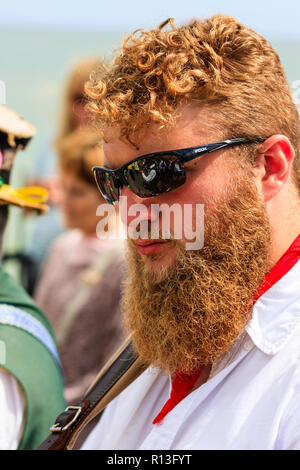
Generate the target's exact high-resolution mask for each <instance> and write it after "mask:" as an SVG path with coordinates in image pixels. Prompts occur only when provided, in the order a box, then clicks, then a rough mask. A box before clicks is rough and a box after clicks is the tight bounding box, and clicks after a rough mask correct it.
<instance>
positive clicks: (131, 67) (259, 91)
mask: <svg viewBox="0 0 300 470" xmlns="http://www.w3.org/2000/svg"><path fill="white" fill-rule="evenodd" d="M167 25H168V26H169V28H168V29H165V27H166V26H167ZM86 93H87V95H88V97H89V104H88V109H89V111H91V113H92V115H93V116H94V121H95V124H96V126H97V128H98V129H99V130H100V133H101V135H102V137H103V138H104V140H109V131H110V130H111V129H115V128H117V129H118V130H119V132H120V136H121V137H125V138H127V140H128V141H129V142H131V140H130V139H131V136H132V135H133V134H134V133H135V132H137V131H139V130H141V129H142V128H145V127H147V126H148V125H150V124H151V123H157V124H159V127H160V128H162V129H165V128H167V127H168V126H173V125H174V124H175V122H176V111H177V109H178V106H179V104H182V103H189V102H196V103H199V105H200V106H201V105H209V106H211V107H212V108H213V112H214V115H215V116H216V121H217V122H218V128H219V129H221V130H222V132H221V134H223V135H221V136H220V139H221V138H224V139H226V138H232V137H248V138H251V137H253V138H256V137H260V138H267V137H269V136H271V135H274V134H284V135H286V136H287V137H288V138H289V139H290V141H291V143H292V145H293V147H294V149H295V152H296V158H295V161H294V174H293V176H294V178H295V179H296V181H297V184H298V186H299V187H300V161H299V160H300V148H299V145H300V144H299V142H300V138H299V137H300V125H299V115H298V111H297V107H296V105H295V104H294V102H293V100H292V96H291V92H290V89H289V85H288V81H287V79H286V76H285V73H284V70H283V68H282V65H281V63H280V59H279V56H278V54H277V53H276V52H275V50H274V49H273V47H272V46H271V44H270V43H269V42H268V41H267V40H266V39H265V38H263V37H262V36H260V35H259V34H257V33H256V32H255V31H253V30H252V29H250V28H249V27H247V26H244V25H242V24H240V23H239V22H238V21H237V20H236V19H235V18H233V17H230V16H224V15H215V16H213V17H211V18H209V19H206V20H203V21H198V20H196V21H193V22H191V23H190V24H187V25H184V26H181V27H178V28H177V27H176V26H175V23H174V20H173V19H168V20H167V21H165V22H164V23H162V24H161V25H160V26H159V27H158V28H156V29H153V30H149V31H144V30H137V31H135V32H134V33H133V34H131V35H130V36H129V37H128V38H125V39H124V41H123V47H122V49H121V51H120V52H119V55H117V56H116V57H115V59H114V61H113V63H112V64H111V66H109V67H106V68H104V67H102V70H101V71H99V72H95V73H93V74H92V75H91V77H90V80H89V81H88V82H87V84H86ZM247 153H248V154H249V155H250V152H248V151H247ZM252 155H253V152H252Z"/></svg>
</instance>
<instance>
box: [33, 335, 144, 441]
mask: <svg viewBox="0 0 300 470" xmlns="http://www.w3.org/2000/svg"><path fill="white" fill-rule="evenodd" d="M137 360H138V356H137V355H136V354H135V353H134V350H133V346H132V343H131V342H129V343H127V345H126V346H125V348H124V349H122V350H121V352H120V354H118V355H117V357H116V359H115V360H114V361H113V362H112V363H111V364H110V365H109V366H108V367H106V366H105V367H104V372H103V373H100V377H99V380H97V381H96V383H95V384H94V385H93V386H92V387H91V389H90V390H89V391H88V393H87V394H86V396H85V397H84V399H83V400H82V401H81V402H80V403H79V404H78V405H76V406H68V407H67V408H66V410H65V411H63V412H62V413H61V414H60V415H59V416H58V417H57V419H56V421H55V423H54V425H53V426H52V427H51V428H50V430H51V434H50V435H49V436H48V437H47V438H46V439H45V440H44V441H43V442H42V443H41V444H40V446H39V447H38V448H37V450H64V449H68V444H69V443H70V441H71V440H72V437H73V435H74V433H76V432H77V431H78V429H79V428H80V427H81V426H82V423H83V421H85V424H87V423H88V421H89V420H88V417H89V415H90V414H91V413H92V412H93V410H94V409H95V407H96V405H98V408H99V402H100V401H101V400H103V399H104V398H105V396H106V395H107V394H108V393H109V392H111V390H112V388H113V387H115V386H117V383H118V381H119V380H120V379H121V378H122V377H123V376H124V374H126V372H128V371H129V370H130V368H132V367H133V366H134V364H135V363H136V361H137ZM143 370H144V368H143V367H142V368H141V370H140V371H139V372H138V374H137V375H139V374H140V373H141V372H142V371H143ZM127 385H128V384H127ZM123 388H125V387H123ZM104 406H105V405H104ZM99 412H101V409H99ZM93 417H94V416H93Z"/></svg>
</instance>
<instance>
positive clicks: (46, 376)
mask: <svg viewBox="0 0 300 470" xmlns="http://www.w3.org/2000/svg"><path fill="white" fill-rule="evenodd" d="M0 341H1V345H2V346H4V350H5V362H4V364H0V366H1V367H3V368H4V369H6V370H7V371H9V372H10V373H11V374H12V375H14V377H15V378H16V379H17V380H18V382H19V383H20V385H21V386H22V388H23V391H24V394H25V398H26V420H25V425H24V431H23V435H22V439H21V441H20V444H19V447H18V449H20V450H21V449H22V450H25V449H26V450H29V449H36V448H37V447H38V446H39V444H40V443H41V442H42V441H43V440H44V439H45V438H46V437H47V436H48V434H49V433H50V432H49V428H50V426H51V425H52V424H53V423H54V422H55V419H56V417H57V416H58V415H59V414H60V413H61V412H62V411H63V410H64V408H65V406H66V404H65V400H64V397H63V378H62V373H61V369H60V365H59V359H58V356H57V350H56V343H55V339H54V335H53V332H52V329H51V326H50V324H49V322H48V320H47V318H46V317H45V315H44V314H43V313H42V312H41V310H40V309H39V308H38V307H37V306H36V305H35V304H34V302H33V301H32V299H31V298H30V297H29V295H28V294H27V293H26V292H25V291H24V289H23V288H22V287H20V286H19V285H18V284H17V283H16V282H15V281H14V280H13V279H12V278H11V277H10V276H9V275H8V274H7V273H6V272H5V271H3V269H1V268H0ZM2 350H3V348H2Z"/></svg>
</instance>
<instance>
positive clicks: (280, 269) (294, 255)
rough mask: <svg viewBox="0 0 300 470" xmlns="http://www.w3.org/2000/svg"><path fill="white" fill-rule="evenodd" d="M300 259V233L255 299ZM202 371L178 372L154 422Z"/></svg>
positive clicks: (171, 406)
mask: <svg viewBox="0 0 300 470" xmlns="http://www.w3.org/2000/svg"><path fill="white" fill-rule="evenodd" d="M299 259H300V235H298V237H297V238H296V240H294V242H293V243H292V244H291V246H290V247H289V248H288V250H287V251H286V252H285V253H284V254H283V255H282V257H281V258H280V260H279V261H278V263H276V265H275V266H274V267H273V268H272V269H271V271H270V272H269V273H268V274H267V275H266V277H265V279H264V281H263V282H262V285H261V286H260V288H259V290H258V293H257V294H256V296H255V298H254V301H255V302H256V301H257V299H259V297H261V296H262V295H263V294H264V293H265V292H266V291H267V290H268V289H270V287H272V286H273V285H274V284H276V282H278V281H279V280H280V279H281V278H282V277H283V276H284V275H285V274H286V273H287V272H288V271H289V270H290V269H292V267H293V266H294V265H295V264H296V263H297V261H298V260H299ZM200 372H201V367H199V369H198V370H197V371H196V372H195V373H194V374H182V373H180V372H176V373H175V375H174V378H173V381H172V391H171V394H170V398H169V399H168V401H167V402H166V403H165V405H164V406H163V408H162V410H161V411H160V412H159V414H158V415H157V416H156V418H155V419H154V421H153V424H156V423H158V422H160V421H161V420H162V419H163V418H164V417H165V416H166V414H167V413H169V411H171V410H172V409H173V408H174V407H175V406H176V405H178V403H179V402H180V401H181V400H183V399H184V398H185V397H186V396H187V395H188V394H189V393H190V392H191V390H192V389H193V387H194V385H195V383H196V380H197V379H198V377H199V375H200Z"/></svg>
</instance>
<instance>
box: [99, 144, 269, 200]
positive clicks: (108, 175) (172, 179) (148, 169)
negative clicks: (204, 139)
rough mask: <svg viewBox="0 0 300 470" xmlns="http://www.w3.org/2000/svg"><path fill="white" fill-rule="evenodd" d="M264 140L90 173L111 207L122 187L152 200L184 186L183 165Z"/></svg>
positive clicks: (161, 155) (172, 153)
mask: <svg viewBox="0 0 300 470" xmlns="http://www.w3.org/2000/svg"><path fill="white" fill-rule="evenodd" d="M264 140H265V139H260V138H258V139H246V138H243V137H239V138H236V139H229V140H224V141H222V142H215V143H213V144H208V145H201V146H197V147H189V148H185V149H179V150H168V151H164V152H156V153H149V154H147V155H142V156H140V157H138V158H135V159H133V160H131V161H130V162H128V163H126V164H125V165H123V166H121V168H117V169H115V170H110V169H109V168H104V167H100V166H94V167H93V173H94V177H95V180H96V183H97V186H98V188H99V190H100V192H101V194H102V196H103V197H104V198H105V199H106V201H107V202H109V203H110V204H116V203H118V201H119V197H120V191H121V189H122V187H123V186H124V185H125V186H127V187H128V188H130V189H131V191H133V192H134V194H136V195H137V196H139V197H141V198H147V197H153V196H158V195H159V194H163V193H167V192H169V191H172V190H173V189H176V188H179V186H182V185H183V184H184V183H185V180H186V176H185V169H184V165H185V163H187V162H190V161H191V160H194V159H195V158H198V157H201V156H203V155H205V154H208V153H211V152H215V151H216V150H220V149H223V148H227V147H234V146H236V145H242V144H252V143H258V142H264Z"/></svg>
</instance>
